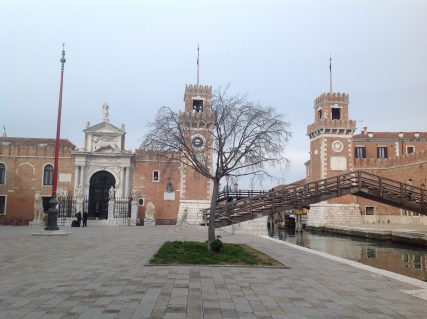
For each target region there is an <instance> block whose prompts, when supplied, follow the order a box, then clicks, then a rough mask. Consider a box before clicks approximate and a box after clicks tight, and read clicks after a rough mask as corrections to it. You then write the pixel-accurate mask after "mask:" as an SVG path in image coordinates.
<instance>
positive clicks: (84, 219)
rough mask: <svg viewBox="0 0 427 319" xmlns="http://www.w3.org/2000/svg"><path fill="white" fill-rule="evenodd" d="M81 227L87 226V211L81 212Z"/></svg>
mask: <svg viewBox="0 0 427 319" xmlns="http://www.w3.org/2000/svg"><path fill="white" fill-rule="evenodd" d="M83 227H87V212H86V211H84V212H83Z"/></svg>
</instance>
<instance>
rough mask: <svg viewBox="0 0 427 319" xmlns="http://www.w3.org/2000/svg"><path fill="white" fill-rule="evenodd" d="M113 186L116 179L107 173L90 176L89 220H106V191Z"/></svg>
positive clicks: (101, 172)
mask: <svg viewBox="0 0 427 319" xmlns="http://www.w3.org/2000/svg"><path fill="white" fill-rule="evenodd" d="M115 184H116V179H115V178H114V176H113V175H112V174H111V173H109V172H106V171H100V172H96V173H95V174H93V175H92V177H91V178H90V187H89V207H88V217H89V219H108V201H109V198H108V191H109V189H110V188H111V186H113V187H114V185H115ZM82 213H83V212H82Z"/></svg>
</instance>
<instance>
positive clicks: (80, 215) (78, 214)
mask: <svg viewBox="0 0 427 319" xmlns="http://www.w3.org/2000/svg"><path fill="white" fill-rule="evenodd" d="M76 218H77V223H78V226H77V227H80V222H81V221H82V213H81V212H78V213H77V214H76Z"/></svg>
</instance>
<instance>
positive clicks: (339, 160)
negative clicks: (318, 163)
mask: <svg viewBox="0 0 427 319" xmlns="http://www.w3.org/2000/svg"><path fill="white" fill-rule="evenodd" d="M346 170H347V157H346V156H331V171H346Z"/></svg>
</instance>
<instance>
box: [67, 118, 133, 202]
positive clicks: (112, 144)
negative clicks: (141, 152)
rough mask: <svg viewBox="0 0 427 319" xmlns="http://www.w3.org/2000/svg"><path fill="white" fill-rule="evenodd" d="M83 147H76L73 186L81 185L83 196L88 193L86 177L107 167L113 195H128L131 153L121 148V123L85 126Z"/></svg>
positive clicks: (123, 132) (89, 177)
mask: <svg viewBox="0 0 427 319" xmlns="http://www.w3.org/2000/svg"><path fill="white" fill-rule="evenodd" d="M84 132H85V147H84V148H81V149H76V150H74V151H73V152H72V153H73V154H74V155H75V158H76V160H75V172H74V174H75V175H74V176H75V177H76V178H75V179H74V189H75V190H76V189H77V187H78V186H79V185H82V188H83V196H89V186H90V179H91V177H92V176H93V174H95V173H96V172H99V171H107V172H109V173H111V174H112V175H113V176H114V178H115V180H116V189H117V190H116V196H117V197H129V196H130V182H131V158H132V157H133V156H134V153H133V152H132V151H131V150H129V151H126V150H124V145H123V144H124V141H125V138H124V135H125V134H126V132H125V130H124V125H123V124H122V128H121V129H119V128H118V127H116V126H114V125H112V124H110V123H109V122H108V121H104V122H101V123H99V124H96V125H94V126H89V122H88V125H87V127H86V129H85V130H84Z"/></svg>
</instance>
